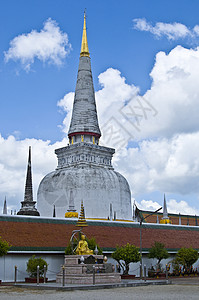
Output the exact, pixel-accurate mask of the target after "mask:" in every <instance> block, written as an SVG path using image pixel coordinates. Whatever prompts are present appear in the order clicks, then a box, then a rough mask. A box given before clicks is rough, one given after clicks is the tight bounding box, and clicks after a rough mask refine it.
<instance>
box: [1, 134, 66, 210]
mask: <svg viewBox="0 0 199 300" xmlns="http://www.w3.org/2000/svg"><path fill="white" fill-rule="evenodd" d="M66 144H67V140H66V139H64V140H63V141H61V142H56V143H54V144H50V141H42V140H36V139H25V140H21V141H18V140H16V139H15V137H13V136H9V137H8V138H7V139H4V138H3V137H2V136H1V135H0V172H1V177H0V200H1V203H0V207H2V206H3V201H4V197H5V196H6V197H7V204H8V206H9V208H10V209H11V208H12V209H13V210H14V209H19V208H20V201H22V200H23V197H24V188H25V178H26V168H27V160H28V147H29V146H32V173H33V174H32V175H33V176H32V177H33V187H34V199H36V198H37V188H38V185H39V183H40V181H41V179H42V177H44V176H45V175H46V174H47V173H49V172H50V171H53V170H54V169H55V167H56V165H57V162H56V155H55V154H54V149H56V148H60V147H63V146H65V145H66Z"/></svg>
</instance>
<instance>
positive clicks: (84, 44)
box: [80, 12, 90, 57]
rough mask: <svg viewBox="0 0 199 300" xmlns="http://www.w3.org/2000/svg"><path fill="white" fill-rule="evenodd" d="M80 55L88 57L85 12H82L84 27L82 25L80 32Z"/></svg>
mask: <svg viewBox="0 0 199 300" xmlns="http://www.w3.org/2000/svg"><path fill="white" fill-rule="evenodd" d="M80 56H87V57H90V54H89V50H88V42H87V34H86V12H84V27H83V34H82V46H81V52H80Z"/></svg>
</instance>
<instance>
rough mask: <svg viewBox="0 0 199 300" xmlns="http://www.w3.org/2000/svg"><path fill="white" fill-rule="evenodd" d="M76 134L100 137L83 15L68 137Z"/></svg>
mask: <svg viewBox="0 0 199 300" xmlns="http://www.w3.org/2000/svg"><path fill="white" fill-rule="evenodd" d="M78 133H80V134H85V133H88V134H94V135H96V136H98V137H100V136H101V132H100V129H99V125H98V118H97V110H96V103H95V91H94V87H93V78H92V72H91V62H90V57H89V51H88V43H87V35H86V18H85V15H84V27H83V35H82V46H81V53H80V59H79V69H78V75H77V82H76V89H75V98H74V103H73V112H72V118H71V123H70V128H69V132H68V135H69V136H72V135H76V134H78Z"/></svg>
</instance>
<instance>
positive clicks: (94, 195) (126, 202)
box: [37, 15, 132, 220]
mask: <svg viewBox="0 0 199 300" xmlns="http://www.w3.org/2000/svg"><path fill="white" fill-rule="evenodd" d="M100 136H101V131H100V128H99V123H98V116H97V109H96V103H95V91H94V87H93V78H92V72H91V62H90V54H89V49H88V43H87V33H86V17H85V15H84V26H83V35H82V44H81V53H80V58H79V68H78V75H77V82H76V89H75V97H74V103H73V111H72V118H71V123H70V127H69V131H68V138H69V145H68V146H66V147H63V148H59V149H56V150H55V153H56V155H57V158H58V165H57V168H56V170H55V171H53V172H51V173H49V174H47V175H46V176H45V177H44V178H43V180H42V181H41V183H40V185H39V188H38V195H37V207H38V211H39V212H40V214H41V216H46V217H52V214H53V208H54V206H55V207H56V217H64V216H65V214H66V213H67V214H66V216H67V217H68V216H70V215H71V216H72V217H74V212H76V210H79V207H80V205H81V201H83V203H84V208H85V211H86V218H87V219H106V220H107V219H108V218H109V215H110V205H111V207H112V210H113V211H114V214H115V218H117V219H119V220H132V207H131V192H130V188H129V184H128V182H127V180H126V179H125V178H124V177H123V176H122V175H121V174H120V173H118V172H116V171H115V170H114V168H113V166H112V162H111V161H112V156H113V154H114V153H115V150H114V149H112V148H108V147H103V146H100ZM71 192H72V194H71ZM71 195H72V201H71ZM71 203H72V205H71ZM70 208H71V209H72V210H71V214H70Z"/></svg>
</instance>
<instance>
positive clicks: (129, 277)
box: [121, 275, 135, 279]
mask: <svg viewBox="0 0 199 300" xmlns="http://www.w3.org/2000/svg"><path fill="white" fill-rule="evenodd" d="M134 278H135V275H121V279H134Z"/></svg>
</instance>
